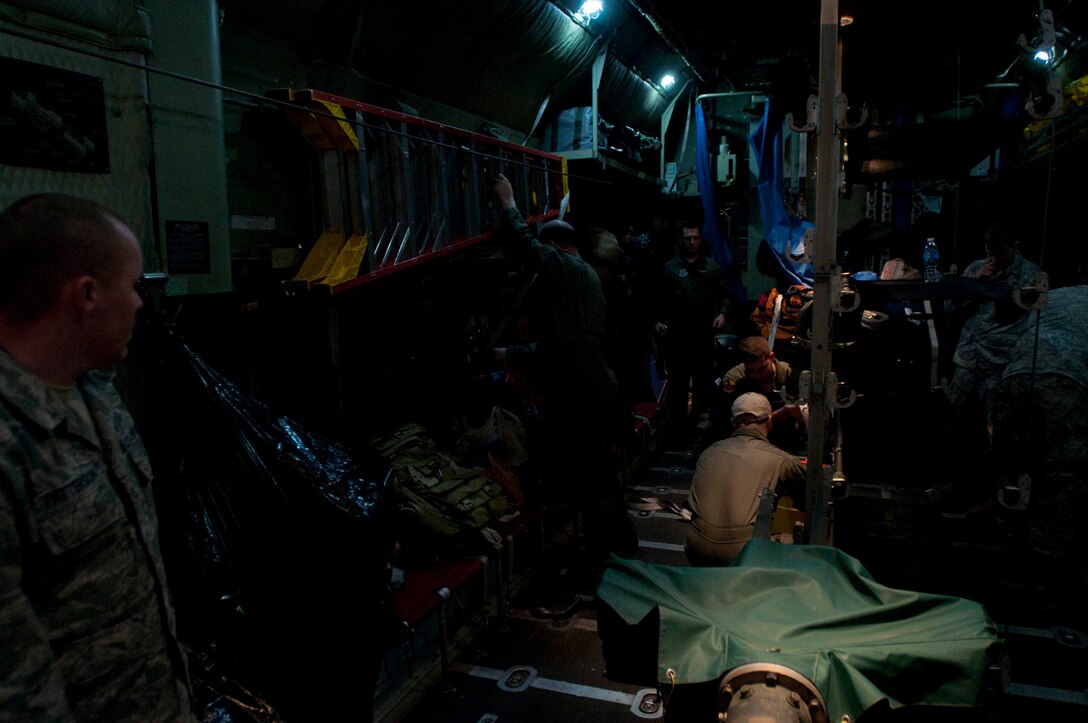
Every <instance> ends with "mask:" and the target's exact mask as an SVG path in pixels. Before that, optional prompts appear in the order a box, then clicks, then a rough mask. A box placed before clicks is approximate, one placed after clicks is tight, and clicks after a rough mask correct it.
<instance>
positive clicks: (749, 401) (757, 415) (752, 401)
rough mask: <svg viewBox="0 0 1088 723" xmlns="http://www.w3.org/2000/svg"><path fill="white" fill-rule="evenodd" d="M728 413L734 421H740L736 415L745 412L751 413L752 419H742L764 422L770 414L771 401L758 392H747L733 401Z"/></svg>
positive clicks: (740, 415)
mask: <svg viewBox="0 0 1088 723" xmlns="http://www.w3.org/2000/svg"><path fill="white" fill-rule="evenodd" d="M730 414H731V415H732V417H733V421H734V422H737V421H742V420H740V419H738V417H742V416H743V415H745V414H748V415H751V416H752V417H754V419H752V420H743V421H754V422H757V423H758V422H765V421H767V418H768V417H770V416H771V403H770V402H769V401H767V397H765V396H763V395H762V394H760V393H758V392H747V393H745V394H741V395H740V396H739V397H737V399H736V401H734V402H733V407H732V409H731V410H730Z"/></svg>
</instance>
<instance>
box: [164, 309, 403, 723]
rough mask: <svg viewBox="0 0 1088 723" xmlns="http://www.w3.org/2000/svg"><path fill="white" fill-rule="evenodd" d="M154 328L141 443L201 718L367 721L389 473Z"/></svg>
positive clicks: (383, 635) (385, 588) (378, 628)
mask: <svg viewBox="0 0 1088 723" xmlns="http://www.w3.org/2000/svg"><path fill="white" fill-rule="evenodd" d="M150 334H151V336H152V337H153V341H152V342H151V343H150V344H149V354H150V355H151V357H152V359H150V360H149V365H148V367H147V368H148V373H149V375H150V379H149V380H148V381H149V383H147V384H145V385H144V387H145V388H147V389H150V390H151V394H152V395H153V396H152V398H151V400H148V417H149V420H148V422H147V423H148V424H149V428H148V430H146V431H145V432H144V437H145V441H147V442H148V448H149V451H150V453H151V457H152V464H153V466H154V469H155V475H156V479H155V490H156V498H157V500H158V506H159V517H160V527H161V531H162V540H163V554H164V557H165V560H166V565H167V574H168V577H169V580H170V586H171V590H172V592H173V596H174V601H175V606H176V608H177V612H178V632H179V637H180V638H181V640H182V641H183V643H184V644H186V645H188V646H190V647H191V648H192V649H193V651H194V654H192V655H191V656H190V657H191V658H192V660H191V664H190V672H191V674H192V676H193V678H194V687H195V689H196V690H197V691H198V695H197V698H198V700H197V701H196V702H197V704H198V708H199V707H201V706H203V710H204V719H205V720H215V721H250V720H252V721H262V722H268V723H271V722H273V721H277V720H279V717H278V716H279V715H280V714H282V715H283V718H284V719H286V720H291V721H299V720H314V721H327V720H338V719H347V718H348V717H351V718H353V719H359V720H369V719H370V711H371V708H372V706H373V694H374V687H375V685H376V681H377V674H378V669H379V666H380V662H381V660H382V658H383V657H384V653H385V649H386V647H387V643H388V636H389V634H390V633H391V632H392V631H393V630H394V627H393V623H392V613H391V609H392V608H391V593H390V588H389V585H388V569H387V563H388V561H389V557H390V554H391V552H392V548H393V537H392V530H391V525H390V520H389V518H388V516H387V514H386V509H387V508H386V505H385V498H386V490H387V486H388V479H389V475H388V472H389V470H388V467H384V468H383V467H382V466H375V467H374V468H373V469H364V465H363V464H360V463H359V462H357V461H356V459H355V458H354V457H353V455H352V454H351V452H350V451H349V450H348V449H347V448H346V447H344V446H342V445H340V444H338V443H336V442H334V441H332V440H330V439H327V438H325V437H323V436H321V435H318V434H313V433H310V432H308V431H307V430H306V429H304V428H303V427H302V426H300V425H299V424H297V423H296V422H294V421H292V420H291V419H288V418H287V417H285V416H282V415H280V414H277V413H276V412H275V411H273V410H272V409H271V408H269V407H268V406H267V405H265V404H263V403H261V402H260V401H258V400H256V399H254V398H253V397H251V396H249V395H248V394H246V393H245V392H243V391H242V390H241V389H240V388H239V387H238V386H236V385H235V384H234V383H232V382H231V381H230V380H228V379H227V378H226V377H225V376H223V375H222V374H220V373H218V372H217V371H216V370H215V369H213V368H212V367H211V366H210V365H209V364H208V363H206V362H205V361H204V360H203V359H201V358H200V357H199V356H198V355H197V354H195V353H194V352H193V351H192V350H191V349H190V348H189V347H188V346H187V345H186V343H185V342H184V341H182V340H181V339H180V338H179V337H178V336H177V335H176V334H173V333H171V332H170V331H169V330H168V329H165V328H163V329H160V330H155V331H152V332H150ZM213 671H214V672H213ZM225 687H229V688H231V690H232V692H230V693H227V694H224V693H222V691H223V690H224V688H225ZM201 695H203V696H213V698H212V699H211V700H200V697H201ZM224 696H225V697H224ZM247 698H248V702H247ZM266 700H267V701H268V703H265V701H266ZM217 701H219V702H218V703H217ZM226 702H229V704H230V705H229V706H228V705H226ZM269 705H271V706H273V707H274V708H275V710H273V709H272V708H270V707H269ZM231 707H233V708H234V714H233V715H231V712H230V711H231ZM277 711H278V712H277Z"/></svg>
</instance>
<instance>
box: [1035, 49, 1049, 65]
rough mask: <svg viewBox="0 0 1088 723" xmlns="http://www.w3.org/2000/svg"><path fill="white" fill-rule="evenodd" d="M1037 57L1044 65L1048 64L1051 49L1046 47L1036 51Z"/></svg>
mask: <svg viewBox="0 0 1088 723" xmlns="http://www.w3.org/2000/svg"><path fill="white" fill-rule="evenodd" d="M1035 59H1036V60H1037V61H1039V62H1040V63H1042V64H1043V65H1046V64H1047V63H1049V62H1050V51H1049V50H1047V49H1046V48H1042V49H1040V50H1037V51H1035Z"/></svg>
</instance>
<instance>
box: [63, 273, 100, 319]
mask: <svg viewBox="0 0 1088 723" xmlns="http://www.w3.org/2000/svg"><path fill="white" fill-rule="evenodd" d="M68 284H69V286H68V293H67V298H68V300H69V302H70V304H71V308H72V309H73V310H74V311H77V312H79V313H81V314H90V313H91V312H93V311H94V310H95V308H96V307H97V306H98V300H99V294H100V293H101V287H100V286H99V284H98V279H96V278H95V277H93V276H91V275H90V274H85V275H83V276H80V277H77V278H75V279H72V280H71V281H69V282H68Z"/></svg>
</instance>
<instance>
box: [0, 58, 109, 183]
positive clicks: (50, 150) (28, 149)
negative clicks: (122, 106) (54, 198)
mask: <svg viewBox="0 0 1088 723" xmlns="http://www.w3.org/2000/svg"><path fill="white" fill-rule="evenodd" d="M0 163H4V164H6V165H9V166H29V167H31V168H46V169H49V170H52V171H71V172H75V173H109V172H110V152H109V143H108V133H107V131H106V100H105V93H104V90H103V86H102V79H101V78H95V77H93V76H90V75H84V74H83V73H75V72H73V71H70V70H62V69H60V68H54V67H52V66H49V65H41V64H40V63H28V62H26V61H23V60H15V59H13V58H0Z"/></svg>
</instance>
